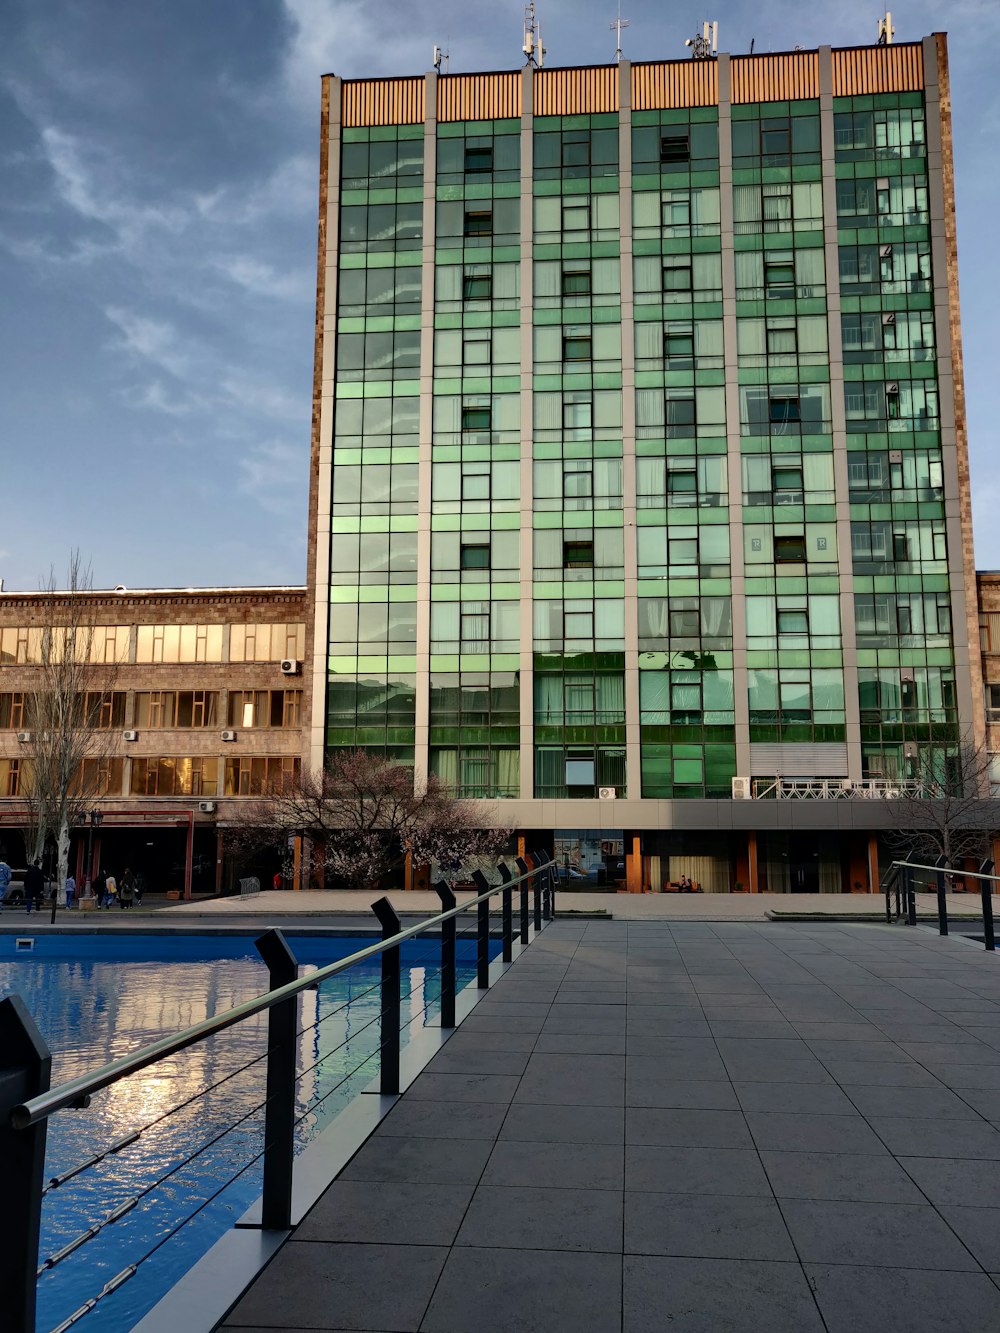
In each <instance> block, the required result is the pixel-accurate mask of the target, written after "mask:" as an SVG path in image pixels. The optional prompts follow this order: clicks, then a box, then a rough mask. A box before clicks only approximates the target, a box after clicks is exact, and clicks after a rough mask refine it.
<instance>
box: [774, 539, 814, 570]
mask: <svg viewBox="0 0 1000 1333" xmlns="http://www.w3.org/2000/svg"><path fill="white" fill-rule="evenodd" d="M805 562H806V539H805V536H804V535H801V536H794V537H777V536H776V537H775V539H774V563H775V564H776V565H804V564H805Z"/></svg>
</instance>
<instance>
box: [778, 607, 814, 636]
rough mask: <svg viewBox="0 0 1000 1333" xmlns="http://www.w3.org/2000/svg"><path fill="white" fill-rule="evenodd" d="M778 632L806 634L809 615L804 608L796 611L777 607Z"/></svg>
mask: <svg viewBox="0 0 1000 1333" xmlns="http://www.w3.org/2000/svg"><path fill="white" fill-rule="evenodd" d="M778 633H779V634H808V633H809V616H808V614H807V612H806V611H805V609H804V608H803V609H801V610H798V611H789V610H782V609H781V608H780V607H779V608H778Z"/></svg>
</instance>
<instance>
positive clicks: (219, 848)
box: [215, 828, 225, 895]
mask: <svg viewBox="0 0 1000 1333" xmlns="http://www.w3.org/2000/svg"><path fill="white" fill-rule="evenodd" d="M224 850H225V848H224V844H223V838H222V829H220V828H216V830H215V892H216V893H218V894H220V895H221V893H222V862H223V852H224Z"/></svg>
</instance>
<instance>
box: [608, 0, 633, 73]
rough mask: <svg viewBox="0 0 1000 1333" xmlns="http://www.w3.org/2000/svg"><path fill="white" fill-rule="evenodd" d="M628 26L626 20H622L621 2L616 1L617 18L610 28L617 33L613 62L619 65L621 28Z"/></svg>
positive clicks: (620, 57) (619, 0)
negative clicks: (616, 47) (615, 61)
mask: <svg viewBox="0 0 1000 1333" xmlns="http://www.w3.org/2000/svg"><path fill="white" fill-rule="evenodd" d="M628 26H629V22H628V19H623V18H622V5H621V0H618V17H617V18H616V19H615V21H614V22H613V23H612V24H611V28H612V31H617V33H618V50H617V51H616V52H615V60H617V61H618V63H619V64H621V59H622V28H627V27H628Z"/></svg>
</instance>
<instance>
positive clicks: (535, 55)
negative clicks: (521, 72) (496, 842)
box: [521, 0, 545, 69]
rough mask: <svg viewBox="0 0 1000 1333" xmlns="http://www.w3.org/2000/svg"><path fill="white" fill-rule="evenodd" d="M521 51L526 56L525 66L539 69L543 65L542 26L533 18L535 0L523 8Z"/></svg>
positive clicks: (531, 0)
mask: <svg viewBox="0 0 1000 1333" xmlns="http://www.w3.org/2000/svg"><path fill="white" fill-rule="evenodd" d="M521 50H522V51H523V52H524V54H525V55H526V56H527V60H526V61H525V62H524V63H525V64H526V65H534V66H535V67H536V68H537V69H541V68H542V65H544V63H545V47H544V46H543V45H542V25H541V23H540V22H539V21H538V19H537V18H536V17H535V0H530V3H529V4H527V5H525V7H524V45H523V46H522V47H521Z"/></svg>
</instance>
